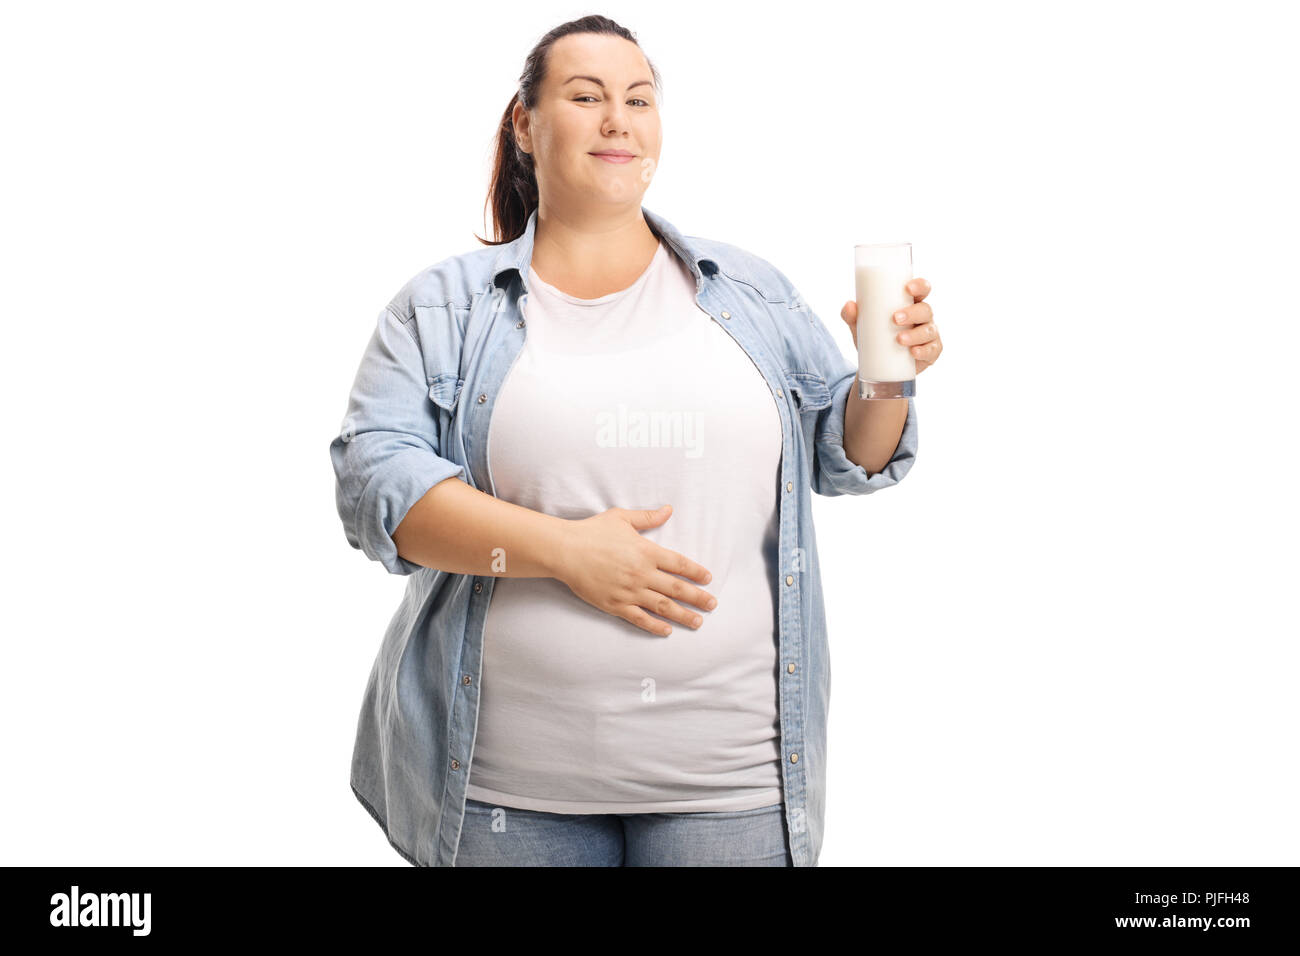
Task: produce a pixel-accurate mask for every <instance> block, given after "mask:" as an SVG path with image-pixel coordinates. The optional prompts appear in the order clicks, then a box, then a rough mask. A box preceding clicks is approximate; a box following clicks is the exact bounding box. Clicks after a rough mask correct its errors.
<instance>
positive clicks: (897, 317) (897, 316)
mask: <svg viewBox="0 0 1300 956" xmlns="http://www.w3.org/2000/svg"><path fill="white" fill-rule="evenodd" d="M906 318H907V313H906V312H895V313H894V321H895V322H898V323H900V324H901V323H902V321H903V320H904V319H906Z"/></svg>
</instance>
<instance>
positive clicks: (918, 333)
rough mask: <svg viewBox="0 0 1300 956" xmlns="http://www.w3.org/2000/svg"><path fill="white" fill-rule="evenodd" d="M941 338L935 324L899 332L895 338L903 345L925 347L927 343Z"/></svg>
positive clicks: (913, 327)
mask: <svg viewBox="0 0 1300 956" xmlns="http://www.w3.org/2000/svg"><path fill="white" fill-rule="evenodd" d="M938 337H939V327H938V326H937V325H935V324H934V323H933V322H926V323H925V324H924V325H914V326H912V327H911V328H910V329H907V330H906V331H903V332H899V333H898V335H896V336H895V338H897V339H898V341H899V342H901V343H902V344H903V345H924V344H925V343H926V342H933V341H934V340H935V339H937V338H938Z"/></svg>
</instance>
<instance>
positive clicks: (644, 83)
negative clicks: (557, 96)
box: [560, 75, 654, 90]
mask: <svg viewBox="0 0 1300 956" xmlns="http://www.w3.org/2000/svg"><path fill="white" fill-rule="evenodd" d="M574 80H589V81H591V82H592V83H595V84H596V85H597V86H599V87H600V88H601V89H602V90H603V89H604V88H605V84H604V83H602V82H601V81H600V80H598V79H597V78H596V77H594V76H582V75H578V76H571V77H569V78H568V79H567V80H565V81H564V82H563V83H561V84H560V85H561V86H567V85H568V84H569V83H572V82H573V81H574ZM634 86H654V84H653V83H651V82H650V81H649V80H637V81H636V82H635V83H629V84H628V87H627V88H628V89H629V90H630V89H632V87H634Z"/></svg>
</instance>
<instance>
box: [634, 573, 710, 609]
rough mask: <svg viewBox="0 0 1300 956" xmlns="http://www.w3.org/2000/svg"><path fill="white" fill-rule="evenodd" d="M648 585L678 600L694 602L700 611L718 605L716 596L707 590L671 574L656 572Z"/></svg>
mask: <svg viewBox="0 0 1300 956" xmlns="http://www.w3.org/2000/svg"><path fill="white" fill-rule="evenodd" d="M650 587H651V588H653V589H654V590H656V591H658V592H660V593H661V594H667V595H668V596H669V597H671V598H675V599H676V600H678V601H687V602H689V603H691V604H694V605H695V606H696V607H698V608H699V609H700V610H702V611H712V610H713V609H714V608H715V607H717V606H718V600H717V598H715V597H714V596H713V595H712V594H710V593H709V592H708V591H706V590H704V589H703V588H697V587H696V586H695V585H693V584H688V583H687V582H685V581H683V580H682V579H681V578H675V577H673V576H672V575H671V574H657V575H656V576H655V577H654V579H653V580H652V581H651V582H650Z"/></svg>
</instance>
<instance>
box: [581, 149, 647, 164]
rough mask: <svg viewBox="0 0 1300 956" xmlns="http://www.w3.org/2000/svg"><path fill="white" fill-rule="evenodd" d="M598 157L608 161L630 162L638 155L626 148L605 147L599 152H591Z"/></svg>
mask: <svg viewBox="0 0 1300 956" xmlns="http://www.w3.org/2000/svg"><path fill="white" fill-rule="evenodd" d="M589 155H591V156H595V157H596V158H597V159H603V160H604V161H605V162H607V163H630V162H631V161H632V160H634V159H636V157H635V156H634V155H633V154H632V153H629V152H628V151H627V150H625V149H604V150H601V151H600V152H599V153H591V154H589Z"/></svg>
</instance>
